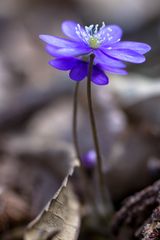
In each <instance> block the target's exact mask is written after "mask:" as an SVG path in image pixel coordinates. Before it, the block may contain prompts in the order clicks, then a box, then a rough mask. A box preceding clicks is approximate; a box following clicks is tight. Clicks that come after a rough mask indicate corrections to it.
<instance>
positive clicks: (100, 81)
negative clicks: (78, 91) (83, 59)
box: [92, 66, 109, 85]
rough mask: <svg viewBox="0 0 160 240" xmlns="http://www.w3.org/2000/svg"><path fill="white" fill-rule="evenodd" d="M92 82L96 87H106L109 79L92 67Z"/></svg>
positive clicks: (95, 67)
mask: <svg viewBox="0 0 160 240" xmlns="http://www.w3.org/2000/svg"><path fill="white" fill-rule="evenodd" d="M92 82H93V83H95V84H97V85H106V84H108V83H109V79H108V77H107V76H106V75H105V73H104V72H103V71H102V70H101V69H99V68H98V67H97V66H94V67H93V72H92Z"/></svg>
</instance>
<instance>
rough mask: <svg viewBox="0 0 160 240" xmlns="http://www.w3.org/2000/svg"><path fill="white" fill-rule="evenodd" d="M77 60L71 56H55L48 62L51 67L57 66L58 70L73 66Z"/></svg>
mask: <svg viewBox="0 0 160 240" xmlns="http://www.w3.org/2000/svg"><path fill="white" fill-rule="evenodd" d="M77 61H78V60H77V59H76V58H72V57H66V58H56V59H54V60H53V59H52V60H51V61H49V64H50V65H51V66H52V67H54V68H57V69H59V70H63V71H67V70H70V69H71V68H73V66H74V65H75V64H76V63H77Z"/></svg>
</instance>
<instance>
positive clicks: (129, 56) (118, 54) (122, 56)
mask: <svg viewBox="0 0 160 240" xmlns="http://www.w3.org/2000/svg"><path fill="white" fill-rule="evenodd" d="M105 53H106V54H107V55H108V56H111V57H114V58H116V59H119V60H122V61H126V62H132V63H143V62H144V61H145V57H144V56H143V55H141V54H139V53H137V52H135V51H132V50H128V49H118V50H117V49H114V50H107V51H106V52H105Z"/></svg>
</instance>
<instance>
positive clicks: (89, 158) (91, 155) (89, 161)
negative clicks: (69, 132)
mask: <svg viewBox="0 0 160 240" xmlns="http://www.w3.org/2000/svg"><path fill="white" fill-rule="evenodd" d="M82 163H83V165H84V166H85V167H86V168H88V169H92V168H94V167H95V165H96V163H97V158H96V152H95V151H94V150H89V151H88V152H86V153H85V154H84V156H83V157H82Z"/></svg>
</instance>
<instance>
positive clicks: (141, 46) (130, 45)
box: [111, 41, 151, 54]
mask: <svg viewBox="0 0 160 240" xmlns="http://www.w3.org/2000/svg"><path fill="white" fill-rule="evenodd" d="M111 47H112V49H117V50H118V49H130V50H133V51H135V52H138V53H139V54H145V53H147V52H149V51H150V50H151V47H150V46H149V45H148V44H146V43H139V42H130V41H123V42H118V43H115V44H114V45H112V46H111Z"/></svg>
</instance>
